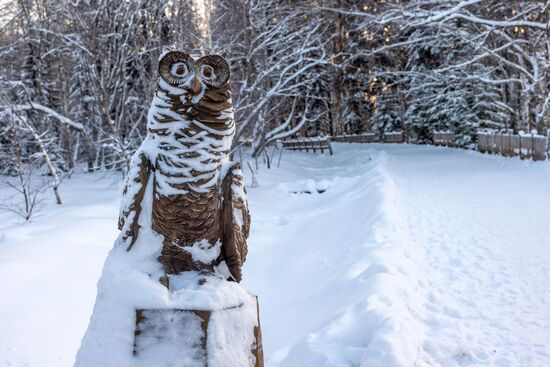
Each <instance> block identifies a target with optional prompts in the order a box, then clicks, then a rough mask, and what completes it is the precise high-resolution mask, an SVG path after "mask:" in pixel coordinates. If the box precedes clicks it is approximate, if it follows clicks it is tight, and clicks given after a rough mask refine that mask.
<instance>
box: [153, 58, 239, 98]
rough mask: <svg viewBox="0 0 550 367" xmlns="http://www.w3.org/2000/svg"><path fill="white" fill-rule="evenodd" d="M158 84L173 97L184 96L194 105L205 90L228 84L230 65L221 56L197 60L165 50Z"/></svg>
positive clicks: (159, 68) (161, 60)
mask: <svg viewBox="0 0 550 367" xmlns="http://www.w3.org/2000/svg"><path fill="white" fill-rule="evenodd" d="M158 72H159V78H160V81H159V82H161V81H163V82H164V83H166V84H167V86H169V89H170V92H172V94H178V95H184V94H185V95H186V96H187V100H189V101H191V102H192V103H193V104H197V103H198V102H199V101H200V99H201V98H202V96H203V95H204V93H205V92H206V91H207V90H208V89H214V90H216V89H220V88H222V89H224V87H225V85H226V84H227V83H228V81H229V65H228V64H227V61H226V60H225V59H224V58H223V57H222V56H220V55H208V56H203V57H201V58H199V59H197V60H195V59H193V57H191V56H190V55H188V54H186V53H185V52H182V51H168V52H166V53H164V54H163V55H162V56H161V59H160V62H159V66H158Z"/></svg>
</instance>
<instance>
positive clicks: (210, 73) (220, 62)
mask: <svg viewBox="0 0 550 367" xmlns="http://www.w3.org/2000/svg"><path fill="white" fill-rule="evenodd" d="M197 64H198V65H200V66H201V67H200V72H201V78H202V79H203V81H204V83H205V84H206V85H208V86H211V87H216V88H217V87H221V86H222V85H224V84H225V83H227V81H228V80H229V65H228V64H227V61H225V59H224V58H223V57H222V56H220V55H208V56H203V57H201V58H200V59H198V60H197Z"/></svg>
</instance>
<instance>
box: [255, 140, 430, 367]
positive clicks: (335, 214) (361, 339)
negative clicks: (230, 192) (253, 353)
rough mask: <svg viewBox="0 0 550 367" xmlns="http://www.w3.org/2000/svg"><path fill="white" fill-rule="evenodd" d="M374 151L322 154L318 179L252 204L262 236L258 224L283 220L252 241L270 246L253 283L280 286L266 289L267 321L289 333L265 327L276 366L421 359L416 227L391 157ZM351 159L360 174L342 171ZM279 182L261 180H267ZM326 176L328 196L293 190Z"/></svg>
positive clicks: (400, 365)
mask: <svg viewBox="0 0 550 367" xmlns="http://www.w3.org/2000/svg"><path fill="white" fill-rule="evenodd" d="M370 153H371V158H370V159H367V157H368V155H366V154H365V150H364V149H363V150H362V152H361V154H360V155H359V154H358V152H357V151H354V150H353V149H350V150H345V151H338V153H337V154H336V155H335V156H333V157H331V158H332V159H333V161H329V162H325V161H324V160H325V158H323V157H320V158H319V160H320V161H319V163H318V165H319V166H314V167H311V168H308V169H310V171H311V173H310V174H311V176H313V177H312V178H311V179H307V180H305V181H304V179H303V176H304V175H305V176H307V175H308V172H300V174H299V176H297V177H296V178H298V180H296V181H290V182H289V181H288V180H286V179H285V181H284V182H281V183H277V184H276V190H275V191H276V192H277V195H279V196H280V197H275V198H272V199H271V200H273V202H274V205H267V206H266V207H265V208H264V207H254V206H253V207H252V213H253V218H258V219H259V222H260V223H257V222H256V223H253V224H254V226H255V230H256V231H257V232H254V233H261V232H262V229H261V228H258V227H257V226H260V227H261V226H266V227H273V226H274V225H277V224H278V225H282V226H283V228H281V229H278V230H277V232H278V233H281V235H278V236H277V238H276V239H274V240H266V239H265V238H256V237H255V236H253V238H251V241H250V242H251V243H252V244H256V246H258V247H260V248H258V249H256V251H257V252H254V253H251V255H250V256H251V258H254V259H255V260H254V262H253V263H252V264H249V265H248V266H249V267H248V272H251V273H253V274H255V278H254V279H251V280H247V279H245V283H246V284H247V287H249V288H251V289H255V288H256V286H255V284H256V283H257V284H259V285H261V284H266V282H267V280H266V279H264V278H263V277H262V274H268V277H269V278H271V280H270V282H269V284H270V285H271V286H272V287H273V289H271V290H266V289H265V287H264V289H263V291H262V293H261V297H262V310H263V315H264V316H263V318H264V320H277V321H276V322H277V327H276V329H277V331H278V332H279V333H278V334H277V333H276V332H275V331H274V330H273V329H272V327H271V325H269V324H268V323H267V324H266V323H264V336H265V337H264V345H265V346H266V348H269V349H270V353H269V356H270V358H269V359H268V361H267V362H268V363H267V365H268V366H285V367H290V366H296V367H298V366H300V367H303V366H317V367H329V366H369V367H410V366H413V365H414V364H415V361H416V359H417V356H418V353H419V350H420V344H421V342H422V340H421V339H422V328H421V324H420V323H419V322H418V320H417V319H416V318H415V317H414V313H415V311H414V310H415V309H417V308H418V304H417V302H418V301H417V299H416V298H415V294H414V292H415V288H416V287H417V283H416V278H415V274H414V273H415V272H414V266H413V264H412V262H411V260H410V258H409V256H408V254H407V227H406V226H405V225H404V224H402V223H401V214H402V213H401V212H400V211H401V208H400V199H399V192H398V190H397V188H396V185H395V184H394V182H393V181H392V180H391V176H390V175H389V174H388V171H387V169H386V167H387V160H388V158H387V157H386V155H385V154H384V153H378V152H374V151H371V152H370ZM297 156H298V157H300V156H299V155H297ZM358 157H361V159H360V160H359V159H358ZM293 158H294V157H293ZM297 162H298V163H297V164H299V159H297ZM310 164H311V163H310ZM346 164H347V165H349V166H350V170H349V172H350V176H344V177H342V176H334V174H333V172H334V167H338V166H340V167H344V166H345V165H346ZM340 172H342V169H340ZM272 180H273V179H272V178H268V177H261V176H260V181H272ZM316 182H322V186H323V188H330V189H328V190H326V192H324V193H323V194H322V195H295V194H293V192H296V191H300V190H302V191H306V190H309V191H312V192H315V193H316V190H315V189H316V188H317V187H319V186H320V185H318V184H316ZM262 189H264V188H263V187H262V188H260V189H258V190H254V191H252V192H251V193H250V194H249V197H250V198H251V200H250V202H251V203H257V202H258V200H257V199H256V196H255V195H261V190H262ZM265 190H269V191H270V192H273V191H274V190H272V188H270V187H266V188H265ZM275 203H284V204H275ZM266 209H267V210H266ZM278 210H281V211H282V212H284V213H286V214H285V215H284V220H281V218H280V217H273V218H272V219H271V220H270V219H268V218H269V216H273V214H274V213H277V211H278ZM266 217H267V218H266ZM273 222H275V223H273ZM254 233H253V234H254ZM271 241H273V243H271ZM251 249H253V250H254V247H253V246H251ZM272 264H277V265H276V266H273V265H272ZM282 264H284V265H282ZM262 267H265V269H263V272H262V271H261V270H260V268H262ZM281 268H282V269H284V270H283V271H281V270H280V269H281ZM282 292H284V294H285V297H284V298H283V299H281V297H280V294H281V293H282ZM273 328H275V326H273ZM285 334H286V335H285Z"/></svg>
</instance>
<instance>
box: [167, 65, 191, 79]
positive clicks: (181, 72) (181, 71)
mask: <svg viewBox="0 0 550 367" xmlns="http://www.w3.org/2000/svg"><path fill="white" fill-rule="evenodd" d="M171 69H172V70H171V72H172V75H174V76H175V77H178V78H181V77H183V76H185V75H186V74H187V73H188V72H189V69H188V68H187V65H185V64H184V63H183V62H177V63H175V64H174V65H172V68H171Z"/></svg>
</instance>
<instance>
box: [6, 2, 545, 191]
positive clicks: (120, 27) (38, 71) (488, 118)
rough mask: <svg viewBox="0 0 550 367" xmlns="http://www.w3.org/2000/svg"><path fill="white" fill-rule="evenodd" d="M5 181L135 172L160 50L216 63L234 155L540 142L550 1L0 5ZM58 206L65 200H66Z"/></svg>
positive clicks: (25, 3)
mask: <svg viewBox="0 0 550 367" xmlns="http://www.w3.org/2000/svg"><path fill="white" fill-rule="evenodd" d="M0 14H2V15H0V162H1V165H0V170H1V173H4V174H21V169H22V167H23V168H24V167H26V166H27V165H34V166H35V167H38V168H40V169H42V170H43V172H45V173H47V175H48V177H51V182H52V185H53V186H56V185H58V183H59V182H60V180H61V179H62V177H63V176H64V175H65V174H67V173H69V172H71V171H72V170H73V169H74V168H75V167H76V166H77V165H79V164H80V165H84V167H86V169H87V170H88V171H97V170H121V171H125V170H126V169H127V168H128V165H129V160H130V157H131V154H132V152H133V151H134V150H135V149H136V147H137V146H138V145H139V144H140V142H141V141H142V139H143V138H144V136H145V134H146V119H147V111H148V108H149V104H150V100H151V96H152V93H153V90H154V86H155V82H156V67H157V60H158V56H159V54H160V52H161V49H162V47H163V46H166V45H175V46H176V47H178V48H181V49H184V50H188V51H189V52H190V53H194V54H198V55H200V54H204V53H216V52H222V51H225V52H226V53H227V57H228V59H229V61H230V65H231V69H232V89H233V100H234V105H235V114H236V121H237V128H238V131H237V135H236V139H235V142H234V146H235V147H238V146H240V145H241V144H249V145H251V147H252V152H253V154H254V155H256V156H257V155H260V154H262V152H263V151H264V150H265V148H266V147H267V146H269V144H271V143H273V142H274V141H275V140H277V139H281V138H286V137H290V136H295V135H302V136H304V135H306V136H307V135H309V136H311V135H318V134H320V133H323V134H328V135H334V134H341V133H362V132H375V133H377V134H379V135H383V134H384V133H386V132H389V131H396V130H399V131H404V132H405V133H406V135H407V137H408V139H409V141H412V142H419V143H429V142H430V141H431V136H432V134H433V132H434V131H442V130H449V131H453V132H455V133H456V134H457V137H458V138H457V139H458V140H457V144H459V145H461V146H465V147H467V146H470V145H472V144H473V143H474V142H475V139H476V131H478V130H479V129H492V130H507V131H513V132H518V131H520V130H523V131H526V132H530V131H532V130H537V131H538V132H539V133H542V134H546V133H547V131H548V127H549V123H550V111H549V109H550V92H549V89H550V88H549V83H550V56H549V54H550V24H549V14H550V0H546V1H542V0H541V1H534V0H531V1H510V2H509V1H492V0H449V1H434V0H416V1H398V0H393V1H390V0H378V1H373V0H364V1H352V0H293V1H291V0H201V1H198V0H15V1H11V2H4V3H2V5H0ZM59 201H60V200H59Z"/></svg>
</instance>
